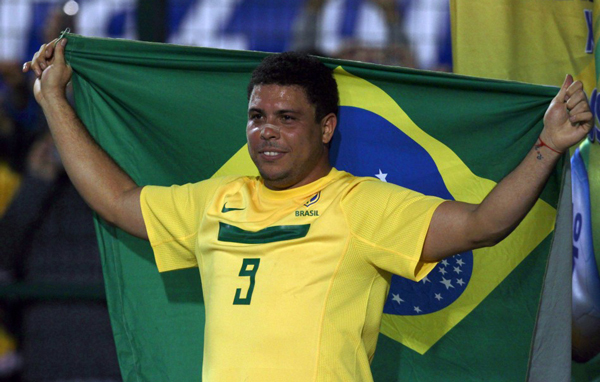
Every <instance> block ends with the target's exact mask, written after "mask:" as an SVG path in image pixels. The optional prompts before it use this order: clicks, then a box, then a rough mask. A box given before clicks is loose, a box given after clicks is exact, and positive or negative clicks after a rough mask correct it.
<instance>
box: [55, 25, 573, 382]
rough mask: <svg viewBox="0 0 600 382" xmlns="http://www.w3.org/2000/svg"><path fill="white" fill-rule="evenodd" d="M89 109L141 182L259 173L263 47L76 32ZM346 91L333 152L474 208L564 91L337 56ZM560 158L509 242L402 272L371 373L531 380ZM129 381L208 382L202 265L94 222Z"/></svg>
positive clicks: (82, 95)
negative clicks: (158, 255)
mask: <svg viewBox="0 0 600 382" xmlns="http://www.w3.org/2000/svg"><path fill="white" fill-rule="evenodd" d="M67 38H68V39H69V43H68V45H67V60H68V61H69V63H70V64H71V65H72V67H73V70H74V77H73V86H74V91H75V101H76V109H77V112H78V114H79V116H80V118H81V119H82V121H83V122H84V124H85V125H86V126H87V128H88V129H89V131H90V132H91V134H92V135H93V136H94V138H95V139H96V140H97V141H98V143H99V144H100V145H101V146H102V147H103V148H104V149H105V150H106V151H107V152H108V153H109V154H110V155H111V156H112V157H113V158H114V159H115V160H116V161H117V163H118V164H119V165H120V166H121V167H122V168H123V169H124V170H125V171H126V172H127V173H129V174H130V175H131V176H132V177H133V179H134V180H135V181H136V182H137V183H138V184H140V185H146V184H157V185H171V184H181V183H187V182H195V181H199V180H202V179H205V178H208V177H211V176H218V175H222V174H232V173H235V174H248V175H251V174H256V169H255V168H254V166H253V165H252V163H251V162H250V159H249V156H248V153H247V150H246V147H245V134H244V126H245V123H246V121H245V120H246V107H247V99H246V92H245V88H246V85H247V83H248V81H249V78H250V73H251V71H252V70H253V68H254V67H256V65H258V63H259V62H260V60H261V59H262V58H263V57H265V54H263V53H256V52H234V51H223V50H215V49H202V48H191V47H181V46H173V45H162V44H151V43H140V42H132V41H122V40H110V39H91V38H84V37H81V36H77V35H68V36H67ZM323 61H324V62H325V63H326V64H327V65H328V66H330V67H331V68H332V69H334V70H335V77H336V80H337V81H338V87H339V90H340V97H341V109H340V125H339V128H338V131H337V132H336V135H335V137H334V141H333V145H332V150H331V160H332V162H333V163H334V164H335V166H336V167H337V168H339V169H342V170H347V171H350V172H352V173H354V174H355V175H359V176H374V177H377V178H379V179H380V180H381V181H387V182H393V183H397V184H400V185H403V186H407V187H410V188H413V189H415V190H417V191H420V192H424V193H428V194H433V195H438V196H442V197H444V198H447V199H454V200H461V201H467V202H472V203H477V202H479V201H481V200H482V199H483V198H484V197H485V195H486V194H487V193H488V192H489V191H490V190H491V189H492V188H493V186H494V185H495V184H496V183H497V182H499V181H500V180H501V179H502V178H503V177H504V176H505V175H506V174H508V173H509V172H510V171H511V170H512V169H513V168H514V167H515V166H516V165H517V164H518V163H519V162H520V160H521V159H522V158H523V157H524V156H525V154H526V153H527V152H528V151H529V149H530V148H531V147H532V145H533V144H534V143H535V141H536V139H537V136H538V134H539V132H540V131H541V128H542V117H543V115H544V112H545V109H546V107H547V106H548V104H549V102H550V100H551V99H552V97H553V96H554V94H555V93H556V91H557V89H556V88H549V87H540V86H533V85H528V84H522V83H509V82H502V81H492V80H482V79H477V78H469V77H460V76H453V75H448V74H440V73H431V72H422V71H415V70H408V69H401V68H392V67H384V66H378V65H372V64H363V63H358V62H346V61H340V60H334V59H323ZM561 168H562V163H561V164H560V165H559V167H558V168H557V169H556V171H555V173H554V174H553V175H552V177H551V179H550V181H549V182H548V185H547V187H546V188H545V189H544V191H543V193H542V196H541V198H540V199H539V200H538V202H537V203H536V205H535V207H534V209H533V210H532V212H531V213H530V214H529V215H528V216H527V218H526V219H525V220H524V221H523V223H522V224H521V225H520V226H519V228H518V229H517V230H516V231H515V232H514V233H513V234H512V235H511V236H510V237H509V238H508V239H507V240H505V241H504V242H503V243H502V244H500V245H498V246H496V247H493V248H488V249H482V250H477V251H473V252H472V253H471V252H467V253H461V254H457V255H456V256H454V257H452V258H450V259H448V260H447V261H445V262H442V263H440V264H439V265H438V266H437V267H436V269H434V271H433V272H432V273H431V274H430V275H429V276H428V277H427V279H426V280H425V281H422V282H420V283H413V282H408V281H407V280H404V279H401V278H399V277H394V278H393V280H392V283H391V287H390V293H389V296H388V300H387V302H386V305H385V308H384V318H383V322H382V327H381V331H382V333H383V334H382V335H381V336H380V340H379V341H380V342H379V346H378V350H377V352H376V355H375V359H374V361H373V365H372V368H373V372H374V377H375V380H381V381H393V380H403V381H414V380H427V381H435V380H439V381H447V380H453V379H455V378H457V376H460V380H461V381H469V380H473V381H475V380H481V379H489V376H490V375H498V378H499V379H498V380H515V378H516V379H523V378H524V376H525V375H526V373H527V368H528V362H529V354H530V348H531V341H532V333H533V329H534V326H535V323H536V317H537V310H538V305H539V300H540V290H541V285H542V280H543V278H544V272H545V269H546V262H547V258H548V253H549V249H550V246H551V243H552V231H553V227H554V219H555V215H556V205H557V201H558V195H559V189H560V175H561ZM97 231H98V237H99V242H100V247H101V253H102V258H103V266H104V273H105V280H106V288H107V299H108V304H109V309H110V313H111V320H112V324H113V331H114V335H115V341H116V344H117V349H118V355H119V360H120V364H121V369H122V373H123V378H124V380H125V381H156V380H161V381H188V380H199V378H200V370H201V367H202V348H203V346H202V341H203V314H204V305H203V303H202V292H201V287H200V280H199V276H198V272H197V270H194V269H187V270H181V271H174V272H167V273H164V274H159V273H158V272H157V270H156V267H155V264H154V260H153V255H152V252H151V249H150V246H149V244H148V243H147V242H145V241H142V240H138V239H136V238H133V237H131V236H129V235H127V234H125V233H124V232H122V231H120V230H119V229H116V228H115V227H112V226H109V225H107V224H106V223H104V222H103V221H101V220H99V219H98V220H97Z"/></svg>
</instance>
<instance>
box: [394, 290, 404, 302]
mask: <svg viewBox="0 0 600 382" xmlns="http://www.w3.org/2000/svg"><path fill="white" fill-rule="evenodd" d="M392 300H394V301H396V302H397V303H398V304H400V303H402V302H404V300H403V299H401V298H400V295H399V294H394V293H392Z"/></svg>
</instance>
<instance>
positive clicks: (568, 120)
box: [540, 74, 594, 153]
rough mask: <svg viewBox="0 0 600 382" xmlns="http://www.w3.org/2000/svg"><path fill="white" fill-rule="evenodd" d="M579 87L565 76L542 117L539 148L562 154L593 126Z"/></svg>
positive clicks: (581, 87)
mask: <svg viewBox="0 0 600 382" xmlns="http://www.w3.org/2000/svg"><path fill="white" fill-rule="evenodd" d="M593 118H594V117H593V115H592V112H591V110H590V105H589V103H588V100H587V97H586V95H585V92H584V91H583V84H582V83H581V81H575V82H574V81H573V77H572V76H571V75H570V74H569V75H567V77H566V78H565V82H564V83H563V85H562V87H561V88H560V91H559V92H558V94H557V95H556V97H554V99H553V100H552V102H551V103H550V106H549V107H548V110H547V111H546V115H544V130H543V131H542V133H541V134H540V139H541V143H542V145H545V146H548V147H549V148H550V149H552V150H553V151H556V152H559V153H563V152H565V151H566V150H568V149H569V147H571V146H573V145H574V144H576V143H577V142H579V141H581V140H582V139H583V138H584V137H585V135H586V134H587V133H589V131H590V129H591V128H592V127H593V125H594V121H593Z"/></svg>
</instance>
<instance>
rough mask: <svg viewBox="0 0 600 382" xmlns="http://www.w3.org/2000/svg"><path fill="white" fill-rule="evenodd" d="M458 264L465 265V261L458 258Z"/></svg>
mask: <svg viewBox="0 0 600 382" xmlns="http://www.w3.org/2000/svg"><path fill="white" fill-rule="evenodd" d="M456 264H458V265H460V266H463V265H465V262H464V261H462V260H461V259H458V260H456Z"/></svg>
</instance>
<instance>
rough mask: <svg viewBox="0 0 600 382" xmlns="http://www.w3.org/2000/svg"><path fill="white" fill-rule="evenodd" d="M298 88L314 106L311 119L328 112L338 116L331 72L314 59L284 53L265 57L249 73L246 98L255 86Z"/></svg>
mask: <svg viewBox="0 0 600 382" xmlns="http://www.w3.org/2000/svg"><path fill="white" fill-rule="evenodd" d="M273 84H274V85H284V86H288V85H289V86H291V85H298V86H300V87H302V88H303V89H304V91H305V92H306V96H307V97H308V100H309V102H310V103H312V104H313V105H315V117H316V120H317V122H319V121H321V119H323V117H325V116H326V115H327V114H329V113H335V115H336V116H337V114H338V104H339V95H338V89H337V83H336V82H335V79H334V78H333V71H332V70H331V69H329V68H328V67H327V66H325V64H323V63H322V62H321V61H319V59H318V58H316V57H314V56H309V55H308V54H304V53H298V52H285V53H278V54H273V55H270V56H267V57H266V58H265V59H264V60H263V61H262V62H261V63H260V65H259V66H258V67H257V68H256V69H255V70H254V71H253V72H252V78H251V80H250V83H249V84H248V99H250V96H251V95H252V90H253V89H254V86H256V85H273Z"/></svg>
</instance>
